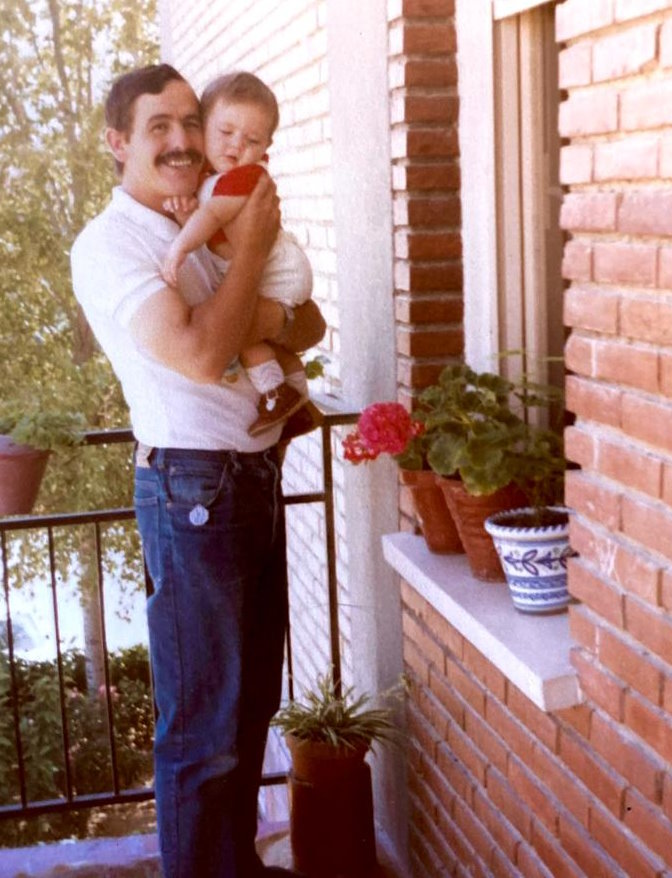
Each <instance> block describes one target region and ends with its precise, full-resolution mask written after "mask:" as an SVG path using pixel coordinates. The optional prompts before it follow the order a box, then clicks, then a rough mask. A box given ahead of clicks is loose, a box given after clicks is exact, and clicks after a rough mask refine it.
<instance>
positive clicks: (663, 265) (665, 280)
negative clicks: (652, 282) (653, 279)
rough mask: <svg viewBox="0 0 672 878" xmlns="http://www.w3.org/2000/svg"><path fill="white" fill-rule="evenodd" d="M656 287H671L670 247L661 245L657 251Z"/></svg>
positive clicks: (671, 265) (671, 262)
mask: <svg viewBox="0 0 672 878" xmlns="http://www.w3.org/2000/svg"><path fill="white" fill-rule="evenodd" d="M658 287H659V288H661V289H672V247H661V248H660V250H659V251H658Z"/></svg>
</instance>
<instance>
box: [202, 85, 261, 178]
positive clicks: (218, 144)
mask: <svg viewBox="0 0 672 878" xmlns="http://www.w3.org/2000/svg"><path fill="white" fill-rule="evenodd" d="M270 130H271V120H270V118H269V114H268V112H267V111H266V110H265V109H264V108H263V107H260V106H257V105H256V104H231V103H227V102H226V101H224V100H221V101H218V102H217V103H216V104H215V106H214V107H213V108H212V110H211V111H210V115H209V116H208V118H207V120H206V123H205V154H206V156H207V157H208V160H209V161H210V164H211V165H212V166H213V168H214V169H215V171H217V172H218V173H220V174H221V173H223V172H225V171H230V170H231V169H232V168H235V167H236V166H237V165H251V164H254V162H258V161H260V159H262V158H263V157H264V155H265V154H266V150H267V149H268V147H269V146H270V145H271V139H272V138H271V134H270Z"/></svg>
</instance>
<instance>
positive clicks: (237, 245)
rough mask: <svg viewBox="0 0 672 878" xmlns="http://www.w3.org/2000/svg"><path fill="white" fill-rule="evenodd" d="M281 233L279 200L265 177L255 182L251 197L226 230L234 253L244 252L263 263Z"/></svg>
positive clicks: (272, 186)
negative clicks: (261, 260)
mask: <svg viewBox="0 0 672 878" xmlns="http://www.w3.org/2000/svg"><path fill="white" fill-rule="evenodd" d="M279 230H280V200H279V199H278V196H277V193H276V189H275V183H274V182H273V181H272V180H271V178H270V177H269V176H268V174H263V175H262V176H261V177H260V178H259V180H258V181H257V185H256V186H255V187H254V189H253V191H252V194H251V195H250V197H249V198H248V199H247V201H246V203H245V204H244V205H243V208H242V209H241V211H240V212H239V213H238V215H237V216H236V218H235V219H234V220H232V222H230V223H228V224H227V225H226V227H225V231H226V237H227V238H228V240H229V242H230V243H231V245H232V247H233V250H234V251H236V250H241V249H245V250H247V251H250V255H251V256H254V255H256V256H257V258H259V259H263V260H264V262H265V261H266V259H267V257H268V254H269V253H270V252H271V248H272V247H273V244H274V243H275V239H276V238H277V236H278V231H279Z"/></svg>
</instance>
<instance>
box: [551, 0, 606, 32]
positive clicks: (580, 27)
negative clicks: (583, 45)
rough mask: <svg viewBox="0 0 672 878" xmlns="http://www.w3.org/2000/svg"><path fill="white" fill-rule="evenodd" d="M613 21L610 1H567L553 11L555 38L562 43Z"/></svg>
mask: <svg viewBox="0 0 672 878" xmlns="http://www.w3.org/2000/svg"><path fill="white" fill-rule="evenodd" d="M613 20H614V15H613V10H612V2H611V0H591V2H590V3H586V2H585V0H567V2H565V3H562V4H561V5H560V6H558V7H556V10H555V37H556V39H557V41H558V42H560V43H563V42H566V41H567V40H570V39H571V38H572V37H577V36H581V35H583V34H587V33H590V32H591V31H594V30H599V29H600V28H603V27H607V25H610V24H611V23H612V22H613Z"/></svg>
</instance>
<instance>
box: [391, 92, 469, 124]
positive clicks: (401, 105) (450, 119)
mask: <svg viewBox="0 0 672 878" xmlns="http://www.w3.org/2000/svg"><path fill="white" fill-rule="evenodd" d="M390 121H391V122H392V124H396V123H399V122H407V123H409V124H413V123H415V122H419V123H423V122H424V123H428V124H434V123H438V124H442V125H454V124H455V122H456V121H457V98H456V97H454V96H452V95H445V94H443V95H442V94H431V95H424V94H416V93H414V92H412V93H410V94H397V95H394V96H393V98H392V101H391V105H390Z"/></svg>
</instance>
